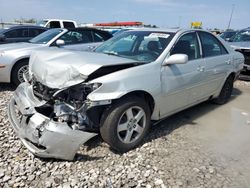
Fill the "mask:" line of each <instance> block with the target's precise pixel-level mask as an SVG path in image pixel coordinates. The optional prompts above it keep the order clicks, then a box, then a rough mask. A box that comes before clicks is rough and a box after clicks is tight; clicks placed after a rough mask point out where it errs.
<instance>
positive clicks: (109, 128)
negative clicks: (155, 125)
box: [100, 97, 151, 152]
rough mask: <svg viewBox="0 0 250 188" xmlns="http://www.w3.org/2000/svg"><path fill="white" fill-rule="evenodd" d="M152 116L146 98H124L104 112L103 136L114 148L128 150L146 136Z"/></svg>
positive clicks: (101, 128) (120, 150)
mask: <svg viewBox="0 0 250 188" xmlns="http://www.w3.org/2000/svg"><path fill="white" fill-rule="evenodd" d="M150 117H151V113H150V109H149V106H148V104H147V103H146V102H145V101H144V100H142V99H140V98H137V97H129V98H123V99H121V100H119V101H118V102H116V103H115V104H114V105H113V106H111V108H109V109H107V110H106V111H105V112H104V114H103V118H102V124H101V127H100V133H101V136H102V138H103V140H104V141H105V142H107V143H108V144H109V145H110V147H111V148H112V149H114V150H116V151H119V152H127V151H129V150H131V149H133V148H135V147H136V146H138V145H139V144H140V143H141V142H142V140H143V138H144V137H145V136H146V134H147V132H148V129H149V126H150V119H151V118H150Z"/></svg>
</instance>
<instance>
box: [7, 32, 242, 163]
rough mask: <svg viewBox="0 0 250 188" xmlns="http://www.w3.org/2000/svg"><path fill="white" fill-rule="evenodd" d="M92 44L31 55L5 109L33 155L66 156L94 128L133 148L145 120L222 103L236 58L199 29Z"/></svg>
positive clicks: (238, 65)
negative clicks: (77, 49) (205, 103)
mask: <svg viewBox="0 0 250 188" xmlns="http://www.w3.org/2000/svg"><path fill="white" fill-rule="evenodd" d="M95 52H96V53H93V52H92V53H91V52H68V51H64V50H62V49H61V50H60V49H53V50H40V51H37V52H36V53H35V54H33V55H32V57H31V60H30V72H29V78H27V79H26V80H27V81H26V82H25V83H23V84H21V85H20V86H19V87H18V88H17V90H16V91H15V93H14V97H13V98H12V99H11V101H10V105H9V110H8V115H9V120H10V122H11V124H12V126H13V127H14V129H15V131H16V132H17V134H18V136H19V137H20V138H21V140H22V142H23V143H24V145H25V146H26V147H27V148H28V149H29V150H30V151H31V152H32V153H34V154H35V155H37V156H40V157H53V158H60V159H67V160H71V159H73V158H74V155H75V153H76V151H77V150H78V149H79V146H80V145H81V144H82V143H84V142H86V141H87V140H88V139H90V138H91V137H93V136H95V135H96V134H97V133H99V132H100V134H101V137H102V138H103V140H104V141H105V142H107V143H108V144H109V145H110V146H111V148H113V149H115V150H117V151H120V152H126V151H128V150H130V149H133V148H135V147H137V146H138V145H139V144H140V143H141V142H142V140H143V138H144V137H145V136H146V135H147V132H148V130H149V126H150V121H151V120H160V119H163V118H166V117H168V116H170V115H172V114H174V113H176V112H179V111H181V110H184V109H186V108H188V107H190V106H193V105H196V104H198V103H200V102H202V101H206V100H213V101H214V102H215V103H218V104H224V103H226V102H227V101H228V100H229V99H230V96H231V93H232V89H233V82H234V80H235V79H237V77H238V74H239V73H240V70H241V69H242V66H243V62H244V57H243V55H242V54H241V53H239V52H235V51H234V50H233V49H232V48H231V47H230V46H228V44H226V43H225V42H224V41H223V40H222V39H219V38H217V37H215V36H214V35H213V34H211V33H209V32H206V31H202V30H160V29H149V30H147V29H144V30H134V31H126V32H124V33H122V34H120V35H117V36H116V37H114V38H112V39H110V40H108V41H106V42H104V43H103V44H102V45H101V46H99V47H98V48H97V49H96V51H95ZM19 115H21V116H19Z"/></svg>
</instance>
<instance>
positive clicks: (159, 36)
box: [149, 33, 170, 39]
mask: <svg viewBox="0 0 250 188" xmlns="http://www.w3.org/2000/svg"><path fill="white" fill-rule="evenodd" d="M169 36H170V35H169V34H166V33H151V34H150V35H149V37H152V38H153V37H158V38H166V39H167V38H168V37H169Z"/></svg>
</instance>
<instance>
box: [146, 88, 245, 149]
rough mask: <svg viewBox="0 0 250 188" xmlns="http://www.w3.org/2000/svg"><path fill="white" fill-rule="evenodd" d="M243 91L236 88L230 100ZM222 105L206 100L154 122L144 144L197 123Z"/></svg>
mask: <svg viewBox="0 0 250 188" xmlns="http://www.w3.org/2000/svg"><path fill="white" fill-rule="evenodd" d="M241 93H242V92H241V91H240V90H239V89H237V88H234V89H233V93H232V96H231V98H230V100H229V101H228V102H231V101H233V100H235V99H236V98H237V97H238V96H239V95H241ZM222 106H223V105H217V104H214V103H212V102H211V101H205V102H203V103H200V104H198V105H195V106H193V107H190V108H188V109H186V110H183V111H181V112H178V113H176V114H174V115H172V116H169V117H167V118H165V119H163V120H160V121H158V122H154V123H153V124H152V126H151V128H150V131H149V134H148V136H147V137H146V138H145V140H144V142H143V143H142V145H143V144H145V143H147V142H151V141H152V140H155V139H158V138H161V137H165V138H167V135H169V134H171V133H172V132H173V131H174V130H176V129H178V128H180V127H183V126H185V125H196V124H197V123H196V119H198V118H199V117H201V116H204V115H206V114H207V113H209V112H211V111H213V110H215V109H217V108H220V107H222Z"/></svg>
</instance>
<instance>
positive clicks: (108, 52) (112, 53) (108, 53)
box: [103, 51, 119, 56]
mask: <svg viewBox="0 0 250 188" xmlns="http://www.w3.org/2000/svg"><path fill="white" fill-rule="evenodd" d="M103 53H104V54H107V55H114V56H119V55H118V53H117V52H115V51H104V52H103Z"/></svg>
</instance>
